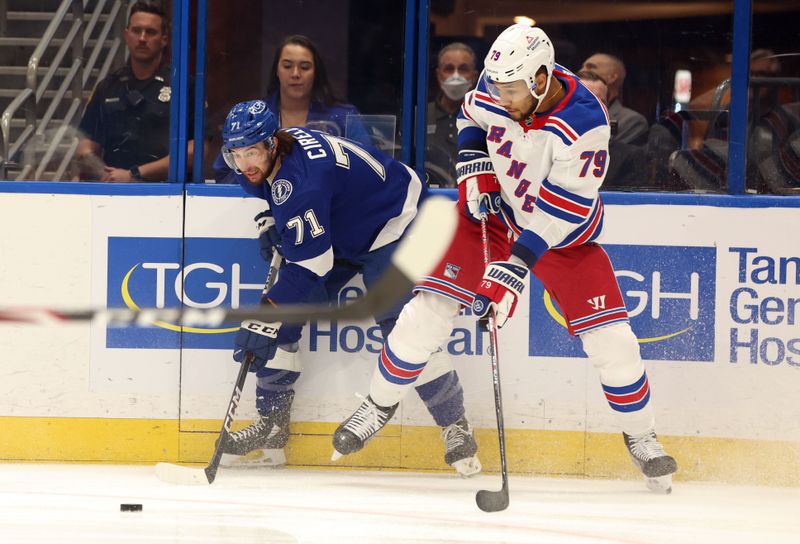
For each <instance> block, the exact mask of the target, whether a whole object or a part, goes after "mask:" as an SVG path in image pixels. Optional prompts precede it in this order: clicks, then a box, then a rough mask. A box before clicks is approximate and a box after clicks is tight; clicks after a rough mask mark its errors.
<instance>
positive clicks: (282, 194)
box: [272, 179, 292, 206]
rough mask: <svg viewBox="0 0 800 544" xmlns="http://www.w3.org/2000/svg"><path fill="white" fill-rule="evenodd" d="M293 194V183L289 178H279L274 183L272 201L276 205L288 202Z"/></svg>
mask: <svg viewBox="0 0 800 544" xmlns="http://www.w3.org/2000/svg"><path fill="white" fill-rule="evenodd" d="M291 195H292V183H291V182H290V181H289V180H288V179H279V180H277V181H274V182H273V183H272V201H273V202H274V203H275V205H276V206H280V205H281V204H283V203H284V202H286V201H287V200H288V199H289V197H290V196H291Z"/></svg>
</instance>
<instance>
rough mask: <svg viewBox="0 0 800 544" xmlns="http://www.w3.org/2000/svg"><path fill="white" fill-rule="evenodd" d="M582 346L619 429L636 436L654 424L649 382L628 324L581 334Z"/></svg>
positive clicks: (650, 428) (618, 324)
mask: <svg viewBox="0 0 800 544" xmlns="http://www.w3.org/2000/svg"><path fill="white" fill-rule="evenodd" d="M581 341H582V342H583V349H584V351H585V352H586V354H587V355H588V356H589V358H590V359H591V361H592V363H593V364H594V366H595V367H596V368H597V369H598V371H599V372H600V382H601V385H602V387H603V393H604V394H605V396H606V400H608V404H609V406H610V407H611V409H612V410H613V411H614V415H615V419H617V421H618V422H619V425H620V427H621V428H622V430H623V431H624V432H626V433H628V434H630V435H639V434H642V433H646V432H648V431H650V430H652V429H653V428H654V426H655V421H654V417H653V408H652V406H651V405H650V384H649V382H648V380H647V373H646V372H645V370H644V364H643V363H642V358H641V356H640V355H639V344H638V343H637V341H636V336H635V335H634V334H633V331H632V330H631V328H630V325H628V323H616V324H613V325H608V326H606V327H601V328H599V329H595V330H593V331H590V332H587V333H585V334H582V335H581Z"/></svg>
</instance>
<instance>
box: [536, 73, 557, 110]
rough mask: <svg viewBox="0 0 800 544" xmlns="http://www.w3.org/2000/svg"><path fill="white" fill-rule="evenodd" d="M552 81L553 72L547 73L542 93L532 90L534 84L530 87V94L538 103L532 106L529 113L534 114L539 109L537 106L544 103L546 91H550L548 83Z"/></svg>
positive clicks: (539, 106)
mask: <svg viewBox="0 0 800 544" xmlns="http://www.w3.org/2000/svg"><path fill="white" fill-rule="evenodd" d="M552 81H553V74H547V83H546V84H545V86H544V92H543V93H542V94H536V91H535V90H534V89H535V88H536V87H535V86H534V89H531V94H532V95H533V97H534V98H535V99H536V100H538V101H539V103H538V104H536V107H535V108H533V111H532V112H531V114H534V113H536V112H537V111H539V108H541V107H542V104H544V100H545V98H547V93H548V92H550V83H552Z"/></svg>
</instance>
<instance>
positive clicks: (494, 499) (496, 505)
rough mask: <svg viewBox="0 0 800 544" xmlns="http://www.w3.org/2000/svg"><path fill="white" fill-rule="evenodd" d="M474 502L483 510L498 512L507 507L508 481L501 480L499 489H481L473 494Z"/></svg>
mask: <svg viewBox="0 0 800 544" xmlns="http://www.w3.org/2000/svg"><path fill="white" fill-rule="evenodd" d="M475 504H477V505H478V508H480V509H481V510H483V511H484V512H500V511H501V510H505V509H506V508H508V482H507V481H504V482H503V487H502V488H501V489H500V491H489V490H488V489H481V490H480V491H478V492H477V493H476V494H475Z"/></svg>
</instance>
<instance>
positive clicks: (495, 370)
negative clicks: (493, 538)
mask: <svg viewBox="0 0 800 544" xmlns="http://www.w3.org/2000/svg"><path fill="white" fill-rule="evenodd" d="M487 222H488V215H487V211H486V208H485V207H484V206H483V204H481V242H482V244H483V264H484V266H488V265H489V262H490V261H491V257H490V255H489V234H488V232H487V228H486V223H487ZM487 317H488V321H489V349H488V351H489V358H490V360H491V362H492V385H493V386H494V409H495V414H496V415H497V437H498V440H499V442H500V473H501V475H502V478H503V487H501V488H500V491H490V490H488V489H481V490H480V491H478V492H477V493H476V494H475V502H476V503H477V505H478V508H480V509H481V510H483V511H484V512H499V511H500V510H505V509H506V508H508V501H509V497H508V469H507V468H506V432H505V425H504V423H503V396H502V394H501V392H500V365H499V361H498V358H497V323H496V321H495V316H494V310H490V311H489V313H488V314H487Z"/></svg>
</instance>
